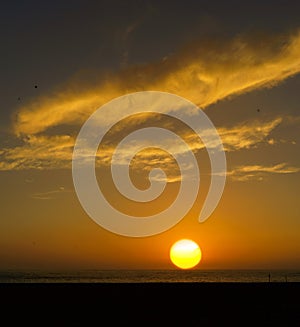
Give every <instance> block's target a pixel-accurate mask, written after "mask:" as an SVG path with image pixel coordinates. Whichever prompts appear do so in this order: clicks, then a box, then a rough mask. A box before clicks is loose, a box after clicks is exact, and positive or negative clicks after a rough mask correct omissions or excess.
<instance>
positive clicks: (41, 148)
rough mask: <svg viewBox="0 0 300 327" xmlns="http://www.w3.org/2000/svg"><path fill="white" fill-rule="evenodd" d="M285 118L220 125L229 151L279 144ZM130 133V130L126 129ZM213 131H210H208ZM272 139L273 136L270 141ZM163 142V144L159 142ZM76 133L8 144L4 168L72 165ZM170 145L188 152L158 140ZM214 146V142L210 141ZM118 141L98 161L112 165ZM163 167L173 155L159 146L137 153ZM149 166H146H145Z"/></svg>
mask: <svg viewBox="0 0 300 327" xmlns="http://www.w3.org/2000/svg"><path fill="white" fill-rule="evenodd" d="M281 122H282V118H275V119H273V120H270V121H267V122H260V121H251V122H249V121H247V122H243V123H241V124H238V125H236V126H232V127H220V128H218V133H219V135H220V137H221V139H222V142H223V146H224V148H225V151H227V152H232V151H239V150H242V149H250V148H254V147H257V146H259V145H260V144H267V145H269V146H272V145H273V144H275V141H274V140H273V138H270V137H269V136H270V134H271V133H272V131H273V130H274V129H275V128H276V127H277V126H278V125H279V124H280V123H281ZM122 133H124V134H125V135H126V130H125V131H122ZM206 133H208V134H209V131H206ZM185 138H186V139H187V141H188V144H189V147H190V149H191V151H195V152H197V151H199V150H201V149H203V148H204V145H203V143H199V142H198V139H197V135H196V134H192V133H190V134H188V135H185ZM270 140H273V141H272V142H270ZM159 142H161V144H160V143H159ZM74 143H75V137H73V136H69V135H57V136H46V135H31V136H29V137H26V138H24V139H23V144H22V145H20V146H17V147H14V148H4V149H2V151H1V153H0V158H1V161H0V170H24V169H39V170H42V169H70V168H71V160H72V152H73V147H74ZM160 145H161V146H162V147H163V148H167V149H168V152H169V153H170V154H173V155H174V154H177V155H184V154H185V151H186V150H185V148H184V147H181V146H180V145H179V144H177V143H176V142H174V140H169V141H168V140H157V145H156V147H157V148H159V146H160ZM137 146H138V145H137V144H136V143H135V142H133V143H128V144H127V146H126V147H123V149H122V151H119V152H118V153H117V162H118V164H125V163H126V161H125V160H124V159H125V158H126V157H128V155H132V153H136V151H135V148H136V147H137ZM210 146H212V147H213V144H210ZM114 151H115V144H103V146H102V148H101V151H98V153H97V158H96V160H97V163H98V164H101V165H108V164H109V163H110V160H109V158H111V156H112V154H113V152H114ZM154 161H155V164H159V165H161V166H163V167H167V166H168V165H170V163H171V160H170V156H166V155H161V152H160V151H159V150H156V149H155V148H152V149H149V150H147V151H143V152H141V153H138V154H137V155H136V163H137V164H138V166H139V167H149V165H148V164H147V163H149V162H152V163H153V162H154ZM145 169H146V168H145Z"/></svg>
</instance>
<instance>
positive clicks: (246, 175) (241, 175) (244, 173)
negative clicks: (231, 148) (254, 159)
mask: <svg viewBox="0 0 300 327" xmlns="http://www.w3.org/2000/svg"><path fill="white" fill-rule="evenodd" d="M299 171H300V167H293V166H289V165H288V164H287V163H285V162H283V163H279V164H276V165H273V166H263V165H249V166H238V167H235V168H234V169H233V170H231V171H228V172H227V176H228V177H229V178H230V179H232V180H234V181H239V182H245V181H249V180H263V177H264V176H266V174H294V173H298V172H299Z"/></svg>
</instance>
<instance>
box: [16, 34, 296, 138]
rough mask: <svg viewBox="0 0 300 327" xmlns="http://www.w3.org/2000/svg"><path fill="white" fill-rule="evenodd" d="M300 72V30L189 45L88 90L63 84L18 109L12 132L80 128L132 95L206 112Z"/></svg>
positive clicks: (129, 69) (128, 70)
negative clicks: (177, 99) (150, 95)
mask: <svg viewBox="0 0 300 327" xmlns="http://www.w3.org/2000/svg"><path fill="white" fill-rule="evenodd" d="M299 71H300V32H296V33H294V34H290V35H283V36H278V35H276V36H273V37H256V38H253V37H252V38H249V37H248V38H247V37H244V38H242V37H237V38H235V39H233V40H231V41H228V42H227V43H225V42H224V41H223V42H221V41H220V40H216V41H206V42H201V44H200V45H199V44H193V45H192V46H189V47H187V48H186V49H184V50H183V51H181V52H179V53H178V54H176V55H174V56H171V57H169V58H168V59H167V60H163V61H161V62H158V63H152V64H146V65H140V66H135V67H131V68H128V69H126V70H124V71H121V72H120V73H119V74H116V75H113V76H106V77H102V78H101V81H98V82H95V84H94V85H93V86H91V87H87V86H86V85H84V83H83V82H78V85H77V86H76V87H74V83H70V85H71V86H70V85H66V86H65V87H62V88H60V89H58V90H57V91H56V92H53V93H52V94H49V95H47V96H43V97H39V98H36V99H34V100H33V101H31V102H30V103H28V104H25V105H24V106H22V107H21V108H19V110H18V111H17V113H16V115H15V122H14V132H15V133H16V134H17V135H20V134H27V135H28V134H36V133H40V132H43V131H45V130H47V129H49V128H51V127H53V126H57V125H63V124H80V123H82V122H83V121H84V120H85V119H86V118H87V117H88V116H89V115H90V114H91V113H92V112H94V111H95V110H96V109H97V108H99V107H100V106H101V105H103V104H104V103H106V102H108V101H109V100H111V99H113V98H115V97H118V96H121V95H124V94H127V93H131V92H136V91H144V90H157V91H164V92H170V93H175V94H177V95H180V96H182V97H185V98H187V99H188V100H190V101H192V102H194V103H196V104H197V105H198V106H200V107H202V108H205V107H207V106H209V105H210V104H213V103H215V102H217V101H219V100H222V99H225V98H227V97H229V96H232V95H236V94H241V93H245V92H248V91H251V90H253V89H259V88H262V87H267V86H274V85H276V84H277V83H279V82H280V81H282V80H284V79H286V78H287V77H289V76H293V75H294V74H297V73H298V72H299Z"/></svg>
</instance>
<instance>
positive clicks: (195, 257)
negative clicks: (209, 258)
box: [170, 239, 202, 269]
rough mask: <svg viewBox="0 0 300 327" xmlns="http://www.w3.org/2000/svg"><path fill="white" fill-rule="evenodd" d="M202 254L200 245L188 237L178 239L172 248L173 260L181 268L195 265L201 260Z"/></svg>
mask: <svg viewBox="0 0 300 327" xmlns="http://www.w3.org/2000/svg"><path fill="white" fill-rule="evenodd" d="M201 256H202V254H201V250H200V247H199V245H198V244H197V243H195V242H194V241H192V240H188V239H182V240H179V241H177V242H176V243H174V244H173V245H172V247H171V249H170V258H171V261H172V262H173V264H174V265H175V266H177V267H179V268H181V269H189V268H193V267H195V266H196V265H197V264H198V263H199V262H200V260H201Z"/></svg>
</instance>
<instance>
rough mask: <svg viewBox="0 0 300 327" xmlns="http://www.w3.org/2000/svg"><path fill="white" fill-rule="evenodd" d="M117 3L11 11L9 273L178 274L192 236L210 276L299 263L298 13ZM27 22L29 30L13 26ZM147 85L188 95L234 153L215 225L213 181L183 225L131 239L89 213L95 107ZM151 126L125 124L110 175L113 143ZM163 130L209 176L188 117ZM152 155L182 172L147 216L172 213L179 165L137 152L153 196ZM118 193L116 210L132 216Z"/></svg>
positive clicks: (0, 239)
mask: <svg viewBox="0 0 300 327" xmlns="http://www.w3.org/2000/svg"><path fill="white" fill-rule="evenodd" d="M231 2H232V4H231ZM133 3H135V1H133ZM63 4H64V5H63ZM118 4H119V5H118V6H117V7H116V6H110V5H106V7H105V5H100V4H98V5H97V4H91V5H90V6H88V5H86V4H85V3H84V2H82V1H78V3H77V2H76V5H75V4H74V5H73V7H72V8H70V6H71V5H70V4H67V2H65V1H62V4H61V5H59V6H58V5H52V6H51V5H50V4H48V5H46V4H45V5H39V6H38V7H37V8H35V9H34V10H32V6H33V4H31V2H30V1H29V2H28V4H27V7H26V6H25V7H24V8H14V6H13V5H11V6H10V5H7V6H6V7H5V8H4V10H3V13H1V15H3V21H4V24H6V25H7V28H6V29H5V31H1V33H5V35H4V36H5V38H6V39H7V40H10V43H9V44H8V46H7V48H6V50H5V51H6V52H5V54H4V55H5V56H6V57H7V66H6V68H5V69H4V70H3V71H4V74H1V75H2V76H1V77H0V79H1V82H2V85H3V96H1V99H0V101H1V105H2V106H1V108H2V111H1V123H0V127H1V131H0V133H1V142H0V157H1V161H0V180H1V188H0V196H1V198H2V204H1V220H0V245H1V246H0V269H17V268H30V269H34V268H47V269H57V268H72V269H73V268H76V269H77V268H82V269H85V268H88V269H94V268H99V269H110V268H123V269H132V268H138V269H148V268H149V269H150V268H173V265H172V263H171V262H170V259H169V249H170V246H171V245H172V244H173V243H174V242H175V241H177V240H178V239H182V238H188V239H192V240H194V241H195V242H197V243H198V244H199V245H200V247H201V250H202V260H201V263H200V265H199V268H201V269H202V268H203V269H223V268H229V269H238V268H300V242H299V236H300V234H299V231H300V216H299V215H300V204H299V190H298V189H299V182H300V173H299V172H300V156H299V150H300V148H299V144H300V138H299V124H300V116H299V100H300V98H299V89H300V77H299V74H298V73H299V72H300V32H299V31H300V28H299V27H300V26H298V25H299V23H298V17H299V15H297V13H300V11H299V9H300V8H299V6H297V4H295V2H292V1H291V2H290V6H288V5H285V6H284V8H283V7H282V6H283V5H282V6H281V5H279V4H275V5H274V8H273V10H270V9H269V5H268V6H266V5H264V4H261V2H256V1H254V3H253V4H251V5H250V4H248V5H247V4H246V5H245V7H241V6H240V5H237V4H236V2H235V1H229V3H228V5H227V6H225V5H224V4H223V2H222V3H219V2H218V1H211V2H209V3H208V2H207V1H199V2H197V4H196V2H193V1H191V4H188V3H187V4H186V5H185V7H184V8H183V7H182V6H183V4H179V3H177V2H176V1H175V2H172V3H170V4H169V5H170V6H173V7H172V8H173V11H172V14H171V13H170V12H169V11H168V9H167V6H166V5H164V4H161V3H159V2H155V1H153V2H152V1H150V2H149V5H142V4H141V3H139V4H135V5H134V6H133V4H132V5H128V6H127V7H126V6H125V5H124V4H123V3H122V2H120V3H119V2H118ZM102 6H104V7H105V8H103V7H102ZM116 8H117V9H116ZM24 13H25V14H24ZM26 13H27V14H26ZM104 13H105V14H104ZM22 15H23V16H22ZM21 16H22V17H21ZM196 18H197V19H196ZM241 19H242V21H241ZM53 21H55V22H56V26H55V27H53V29H52V22H53ZM30 22H31V23H30ZM85 22H86V25H85ZM255 22H256V25H255V26H254V25H253V24H255ZM14 24H17V26H18V27H19V29H16V27H14V28H11V29H10V28H9V27H10V26H15V25H14ZM297 24H298V25H297ZM275 27H276V28H275ZM60 31H61V32H60ZM160 32H161V33H160ZM66 40H68V42H67V41H66ZM25 41H26V42H27V43H25ZM31 47H32V48H34V49H33V50H30V51H29V49H30V48H31ZM16 54H18V56H17V55H16ZM6 73H7V74H6ZM8 75H9V77H7V76H8ZM35 84H37V86H38V87H37V88H36V89H35V88H34V85H35ZM145 90H156V91H163V92H170V93H174V94H177V95H179V96H182V97H185V98H186V99H188V100H190V101H192V102H193V103H195V104H196V105H197V106H199V107H201V108H203V109H204V110H205V113H206V114H207V115H208V116H209V118H210V119H211V120H212V122H213V123H214V125H215V126H216V128H217V130H218V132H219V134H220V137H221V139H222V142H223V145H224V148H225V151H226V157H227V165H228V167H227V168H228V171H227V182H226V187H225V191H224V194H223V197H222V199H221V202H220V203H219V205H218V207H217V208H216V210H215V212H214V213H213V215H212V216H211V217H210V219H208V220H207V221H206V222H204V223H202V224H199V223H198V220H197V217H198V214H199V211H200V210H201V205H202V204H203V200H204V198H205V194H206V192H207V188H208V185H209V176H208V175H207V174H204V176H202V177H201V178H202V179H201V192H200V194H199V196H198V199H197V201H196V203H195V205H194V206H193V208H192V209H191V210H190V211H189V212H188V214H187V215H186V216H185V217H184V219H182V221H181V222H179V223H178V224H177V225H176V226H175V227H173V228H171V229H170V230H168V231H166V232H164V233H162V234H158V235H155V236H151V237H146V238H128V237H124V236H120V235H116V234H113V233H111V232H108V231H107V230H105V229H103V228H101V227H100V226H98V225H97V224H96V223H95V222H93V221H92V220H91V219H90V218H89V217H88V215H87V214H86V213H85V211H84V210H83V209H82V208H81V206H80V203H79V201H78V199H77V196H76V193H75V190H74V186H73V181H72V172H71V159H72V151H73V146H74V142H75V139H76V136H77V134H78V132H79V130H80V128H81V126H82V124H83V123H84V121H85V120H86V119H87V118H88V117H89V116H90V115H91V114H92V113H93V112H94V111H95V110H96V109H97V108H99V107H100V106H101V105H103V104H104V103H106V102H107V101H109V100H111V99H114V98H115V97H118V96H121V95H124V94H128V93H131V92H136V91H145ZM136 118H137V117H136ZM114 119H115V120H116V121H117V120H118V117H114ZM152 123H153V121H151V119H150V118H149V117H147V116H145V117H144V116H139V117H138V118H137V119H136V120H134V119H132V120H127V121H126V123H123V124H122V123H120V124H119V125H118V126H117V127H116V128H115V130H114V131H112V134H111V139H108V141H107V143H106V144H104V148H103V149H104V150H103V149H102V150H103V151H102V152H100V153H99V154H98V158H97V160H98V161H97V165H98V167H97V168H98V169H99V170H98V172H99V174H100V173H102V174H104V175H105V174H107V171H108V169H109V167H108V166H107V158H108V157H109V156H110V155H111V153H112V151H113V149H114V146H115V143H114V142H115V140H117V139H121V138H122V137H124V136H126V135H127V133H128V132H129V131H131V129H134V128H137V127H139V126H147V124H148V125H151V124H152ZM160 124H161V125H162V126H163V127H166V128H171V129H173V130H175V131H177V133H178V134H179V135H181V136H183V137H184V138H186V139H187V140H188V142H189V145H190V147H191V148H192V150H193V151H195V153H196V155H197V159H198V162H199V164H202V165H203V166H204V172H206V169H207V166H206V165H207V162H206V161H205V160H207V159H205V158H206V157H205V149H204V148H203V146H201V145H199V144H198V143H197V142H196V141H195V138H194V136H193V135H192V133H191V132H190V131H189V130H187V129H185V128H184V127H183V126H181V125H180V124H179V123H178V122H174V121H173V122H169V121H164V120H163V119H161V121H160ZM112 140H114V142H113V141H112ZM169 146H170V147H172V149H173V150H174V151H180V149H178V147H177V145H176V144H170V145H169ZM130 150H131V149H128V151H130ZM154 158H155V164H158V165H162V167H164V169H165V170H166V172H167V173H168V176H169V177H170V181H169V183H168V191H169V195H168V197H167V198H165V199H161V200H160V202H159V201H158V202H156V203H155V204H150V205H147V204H145V205H144V206H136V207H134V205H133V207H132V210H135V212H136V214H139V213H144V212H145V211H147V212H151V210H152V211H153V210H158V209H162V208H163V207H164V205H166V203H169V202H170V201H171V200H172V199H174V197H175V195H176V190H177V189H178V182H179V181H180V176H178V170H176V166H175V165H174V162H172V160H170V157H168V156H166V155H165V154H164V153H157V152H156V150H153V151H152V152H150V151H149V152H143V153H140V154H139V156H137V157H136V162H135V166H134V167H133V178H135V182H136V185H138V186H140V187H141V188H143V187H146V185H147V182H148V181H147V173H148V172H149V169H150V168H151V162H152V164H153V162H154ZM148 162H149V165H148V164H147V165H146V164H145V163H148ZM144 167H146V168H144ZM205 167H206V168H205ZM101 169H102V170H101ZM105 176H106V175H105ZM106 186H107V190H106V193H107V194H108V196H110V197H111V201H112V202H115V203H116V205H119V206H121V207H122V206H124V207H125V206H126V208H127V204H124V203H123V202H122V201H123V200H122V199H121V198H120V197H119V196H118V195H117V194H115V192H114V188H113V186H112V185H110V184H107V185H106Z"/></svg>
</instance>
